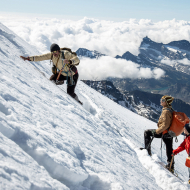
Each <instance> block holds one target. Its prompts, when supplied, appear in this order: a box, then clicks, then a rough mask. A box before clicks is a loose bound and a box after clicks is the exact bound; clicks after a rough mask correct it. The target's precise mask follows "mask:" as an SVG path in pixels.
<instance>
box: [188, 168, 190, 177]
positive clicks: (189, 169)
mask: <svg viewBox="0 0 190 190" xmlns="http://www.w3.org/2000/svg"><path fill="white" fill-rule="evenodd" d="M188 171H189V179H190V168H188Z"/></svg>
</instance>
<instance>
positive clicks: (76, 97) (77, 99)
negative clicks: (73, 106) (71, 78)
mask: <svg viewBox="0 0 190 190" xmlns="http://www.w3.org/2000/svg"><path fill="white" fill-rule="evenodd" d="M74 99H75V100H76V101H77V102H78V103H79V104H81V105H83V103H82V102H81V101H80V100H79V98H78V96H77V95H76V96H75V97H74Z"/></svg>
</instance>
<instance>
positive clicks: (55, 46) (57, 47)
mask: <svg viewBox="0 0 190 190" xmlns="http://www.w3.org/2000/svg"><path fill="white" fill-rule="evenodd" d="M59 50H60V47H59V46H58V45H57V44H51V47H50V51H51V52H53V51H59Z"/></svg>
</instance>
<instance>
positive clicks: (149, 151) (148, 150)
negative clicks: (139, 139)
mask: <svg viewBox="0 0 190 190" xmlns="http://www.w3.org/2000/svg"><path fill="white" fill-rule="evenodd" d="M144 149H146V148H140V150H144ZM146 150H147V152H148V154H149V156H152V153H151V150H150V148H149V149H146Z"/></svg>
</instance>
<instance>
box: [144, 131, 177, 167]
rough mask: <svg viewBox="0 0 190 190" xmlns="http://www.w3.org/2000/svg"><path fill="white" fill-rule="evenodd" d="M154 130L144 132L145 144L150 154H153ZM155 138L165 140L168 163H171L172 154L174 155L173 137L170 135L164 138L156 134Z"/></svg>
mask: <svg viewBox="0 0 190 190" xmlns="http://www.w3.org/2000/svg"><path fill="white" fill-rule="evenodd" d="M152 130H153V129H149V130H146V131H145V132H144V144H145V148H146V149H147V151H148V153H149V154H151V137H153V135H152ZM154 130H155V129H154ZM154 137H155V138H162V139H163V141H164V143H165V145H166V155H167V161H168V162H171V159H172V153H173V137H171V136H170V135H169V134H168V133H166V134H164V135H163V136H162V133H161V134H155V135H154ZM173 164H174V161H173Z"/></svg>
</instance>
